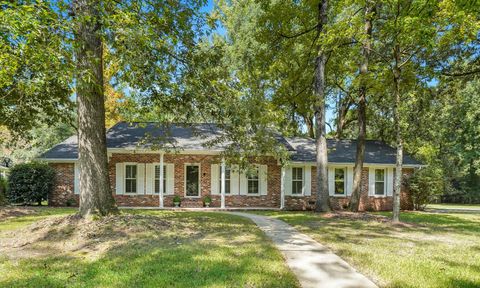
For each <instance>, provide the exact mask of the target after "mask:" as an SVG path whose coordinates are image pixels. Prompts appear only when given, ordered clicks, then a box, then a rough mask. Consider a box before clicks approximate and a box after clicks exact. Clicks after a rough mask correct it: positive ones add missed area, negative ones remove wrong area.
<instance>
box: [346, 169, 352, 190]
mask: <svg viewBox="0 0 480 288" xmlns="http://www.w3.org/2000/svg"><path fill="white" fill-rule="evenodd" d="M346 172H347V195H348V196H350V195H352V191H353V167H347V170H346Z"/></svg>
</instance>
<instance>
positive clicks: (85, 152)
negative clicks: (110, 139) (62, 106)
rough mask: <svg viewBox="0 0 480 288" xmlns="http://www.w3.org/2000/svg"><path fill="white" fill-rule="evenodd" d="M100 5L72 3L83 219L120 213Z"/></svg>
mask: <svg viewBox="0 0 480 288" xmlns="http://www.w3.org/2000/svg"><path fill="white" fill-rule="evenodd" d="M99 6H100V4H99V2H98V1H94V0H75V1H73V4H72V7H73V13H74V23H75V30H74V37H75V47H74V49H75V58H76V66H77V67H76V68H77V75H76V88H77V91H76V92H77V104H78V153H79V162H80V211H79V213H80V215H81V216H83V217H86V216H90V215H95V214H96V215H107V214H110V213H113V212H117V207H116V205H115V200H114V199H113V196H112V192H111V189H110V178H109V175H108V160H107V146H106V136H105V105H104V90H103V84H104V83H103V58H102V56H103V55H102V52H103V51H102V38H101V19H100V17H101V16H100V11H99V8H100V7H99Z"/></svg>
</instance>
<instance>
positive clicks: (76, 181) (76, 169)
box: [73, 163, 80, 195]
mask: <svg viewBox="0 0 480 288" xmlns="http://www.w3.org/2000/svg"><path fill="white" fill-rule="evenodd" d="M73 173H74V176H73V177H74V180H73V193H74V194H76V195H79V194H80V163H74V164H73Z"/></svg>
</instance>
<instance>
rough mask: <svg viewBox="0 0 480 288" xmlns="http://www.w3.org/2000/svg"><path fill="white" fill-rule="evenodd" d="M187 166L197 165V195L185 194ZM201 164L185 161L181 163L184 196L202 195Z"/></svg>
mask: <svg viewBox="0 0 480 288" xmlns="http://www.w3.org/2000/svg"><path fill="white" fill-rule="evenodd" d="M188 166H197V167H198V196H187V167H188ZM201 189H202V166H201V165H200V163H185V164H184V165H183V194H184V196H185V198H200V197H202V190H201Z"/></svg>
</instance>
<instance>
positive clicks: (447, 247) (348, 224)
mask: <svg viewBox="0 0 480 288" xmlns="http://www.w3.org/2000/svg"><path fill="white" fill-rule="evenodd" d="M262 214H267V215H272V216H274V217H277V218H279V219H282V220H284V221H286V222H288V223H290V224H292V225H293V226H295V227H296V228H297V229H298V230H300V231H302V232H304V233H306V234H308V235H310V236H312V237H313V238H314V239H316V240H317V241H318V242H320V243H323V244H325V245H327V246H328V247H330V248H331V249H332V250H333V251H335V252H336V253H337V254H338V255H340V256H341V257H342V258H344V259H345V260H347V261H348V262H349V263H351V264H352V265H353V266H354V267H356V268H357V269H358V270H359V271H360V272H362V273H364V274H366V275H367V276H369V277H370V278H371V279H373V280H374V281H376V282H377V284H379V285H380V286H382V287H424V288H426V287H452V288H453V287H480V215H479V214H458V213H456V214H429V213H421V212H410V213H402V216H401V220H402V221H404V222H405V223H407V224H405V225H402V226H392V224H390V223H382V222H380V221H375V220H372V221H366V220H352V219H345V218H341V219H336V218H330V217H328V215H319V214H313V213H308V212H303V213H302V212H264V213H262ZM382 215H387V216H389V214H388V213H382Z"/></svg>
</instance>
